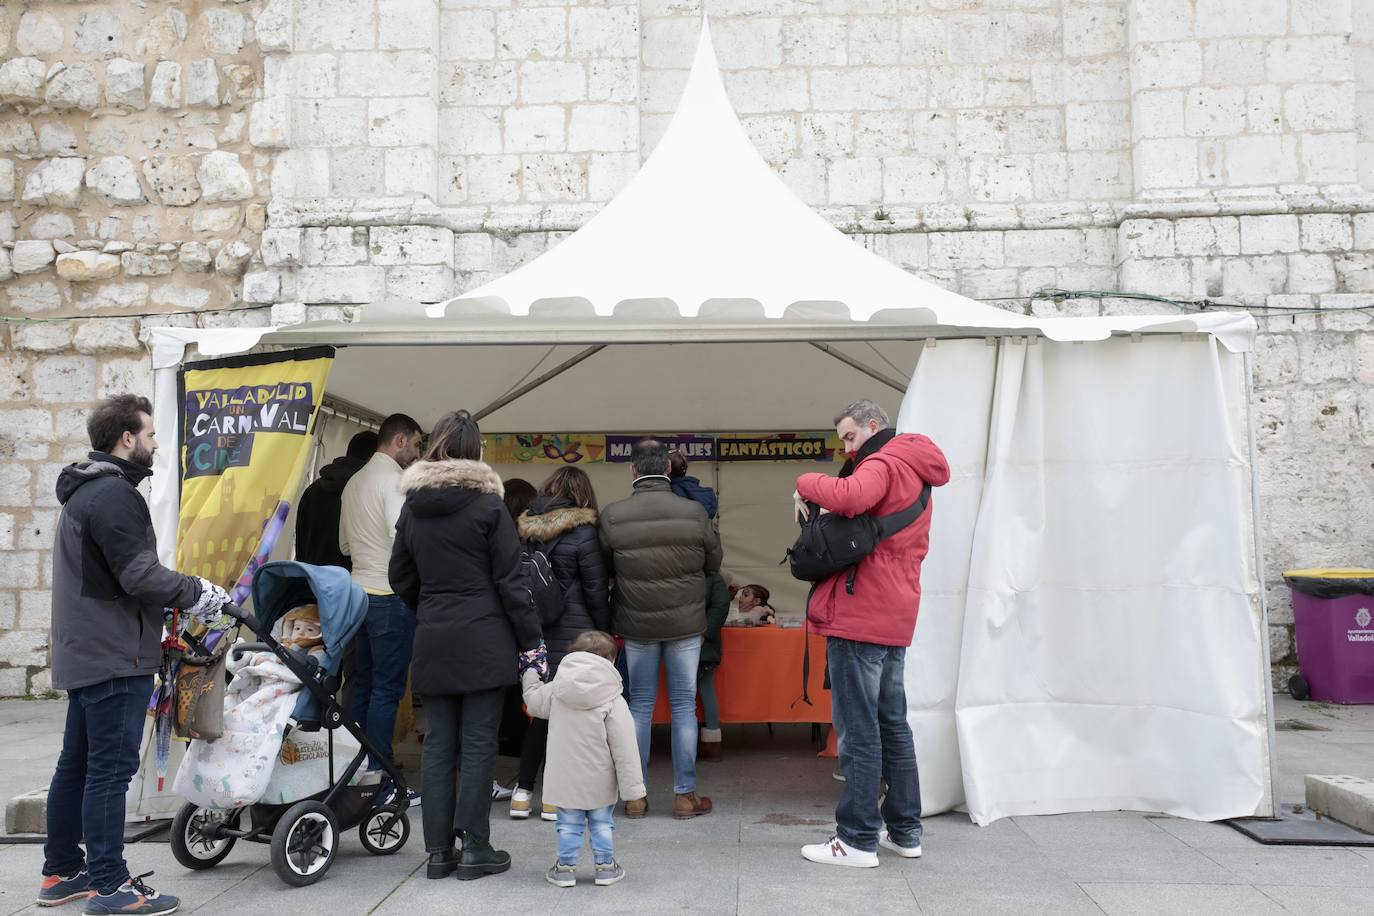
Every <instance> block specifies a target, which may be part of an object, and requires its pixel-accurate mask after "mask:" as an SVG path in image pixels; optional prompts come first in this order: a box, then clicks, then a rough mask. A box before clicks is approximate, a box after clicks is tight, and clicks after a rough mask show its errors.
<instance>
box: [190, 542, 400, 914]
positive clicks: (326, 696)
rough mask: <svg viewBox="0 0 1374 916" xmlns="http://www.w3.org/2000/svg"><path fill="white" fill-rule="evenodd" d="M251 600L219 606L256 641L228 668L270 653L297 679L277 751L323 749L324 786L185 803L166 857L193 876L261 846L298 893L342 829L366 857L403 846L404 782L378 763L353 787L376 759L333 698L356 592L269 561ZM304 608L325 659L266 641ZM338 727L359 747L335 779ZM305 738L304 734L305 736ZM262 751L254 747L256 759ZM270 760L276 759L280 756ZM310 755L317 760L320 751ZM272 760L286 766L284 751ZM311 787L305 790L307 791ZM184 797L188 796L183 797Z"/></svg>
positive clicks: (336, 579) (355, 613)
mask: <svg viewBox="0 0 1374 916" xmlns="http://www.w3.org/2000/svg"><path fill="white" fill-rule="evenodd" d="M252 594H253V608H254V611H255V614H253V615H250V614H248V613H246V612H245V611H243V610H242V609H240V608H235V607H231V608H227V609H226V613H228V614H229V616H231V617H233V618H234V619H236V620H237V621H239V623H241V624H242V625H244V626H246V627H248V629H250V630H252V631H253V634H254V636H255V637H256V638H257V639H258V640H259V642H254V643H240V644H237V645H235V646H234V647H233V648H232V649H231V650H230V652H231V654H232V655H233V656H234V657H235V660H236V661H242V660H243V659H244V658H245V657H246V656H247V654H248V653H271V656H266V655H264V656H261V658H262V659H263V660H264V661H265V662H266V663H268V664H271V665H274V666H275V665H276V664H277V662H278V661H280V663H281V664H284V665H285V666H286V668H288V669H289V670H290V673H291V674H292V675H294V676H295V677H296V678H299V680H300V683H301V684H302V689H301V690H300V691H299V693H298V694H294V695H295V696H297V700H296V703H295V707H294V710H293V712H292V715H291V718H290V720H288V723H289V724H288V725H287V727H286V731H285V732H283V733H282V734H281V739H282V740H281V742H280V748H281V751H284V749H285V747H286V744H287V740H286V739H287V738H288V736H289V735H296V734H297V733H302V734H301V735H300V738H302V739H304V738H307V737H308V738H310V739H311V740H312V741H314V742H316V744H319V745H324V744H327V748H328V750H327V758H328V785H327V786H326V787H325V788H323V789H321V790H320V791H317V792H314V794H309V795H306V796H305V797H301V798H299V799H298V800H295V801H291V802H289V803H284V804H273V803H262V802H258V801H256V800H254V801H253V802H250V803H247V804H239V805H238V806H235V807H216V806H214V805H207V804H198V803H196V802H188V803H187V804H186V805H184V806H183V807H182V808H181V810H180V811H179V812H178V813H177V816H176V819H175V820H174V821H173V822H172V837H171V843H172V853H173V855H175V856H176V860H177V861H178V862H180V863H181V864H182V865H184V866H186V867H187V868H192V869H197V870H199V869H206V868H213V867H214V866H216V865H218V864H219V863H220V862H221V861H223V860H224V857H225V856H227V855H228V854H229V851H230V850H231V849H233V847H234V844H235V843H236V842H238V841H239V840H249V841H251V842H254V843H267V844H270V845H271V847H272V867H273V869H275V871H276V872H277V874H278V875H279V876H280V877H281V879H282V880H283V881H285V882H286V883H287V884H291V885H294V886H296V887H304V886H306V885H308V884H314V883H315V882H316V881H319V880H320V879H321V878H323V877H324V876H325V874H326V873H327V872H328V871H329V867H330V866H331V865H332V864H333V863H334V857H335V855H336V854H337V852H338V848H339V839H340V835H341V834H340V832H341V831H344V830H350V829H352V828H353V827H355V826H356V827H358V838H359V839H360V840H361V841H362V844H363V848H365V849H366V850H367V851H368V852H370V853H372V854H373V855H378V856H386V855H391V854H393V853H395V852H398V851H399V850H400V849H401V847H403V846H404V845H405V844H406V840H408V839H409V838H410V819H409V817H408V816H407V815H406V807H407V806H408V804H409V800H408V796H407V792H406V783H405V780H404V778H403V777H402V776H401V773H400V772H399V771H398V770H397V769H396V768H395V767H394V766H393V765H392V764H391V762H390V761H388V760H382V773H383V777H384V778H382V779H381V781H380V782H379V783H374V784H370V785H354V784H353V780H354V777H355V776H356V775H357V774H358V772H359V769H360V767H361V766H362V764H363V761H364V759H365V758H366V757H367V755H368V754H371V755H372V756H373V759H375V760H380V759H382V758H381V755H380V754H377V753H376V746H375V745H374V744H373V743H372V741H371V740H370V739H369V738H368V737H367V735H366V734H365V733H364V732H363V730H362V729H361V728H360V727H359V726H358V724H357V723H356V722H353V721H351V720H349V719H348V718H347V717H346V716H345V714H344V710H343V709H342V708H341V707H340V706H339V703H338V700H337V699H336V694H337V692H338V688H339V676H338V672H339V666H340V664H341V663H342V660H343V655H344V649H345V647H347V645H348V644H349V642H350V641H351V640H352V639H353V637H354V636H355V635H356V634H357V632H358V630H359V629H360V628H361V627H362V624H363V618H364V616H365V615H366V613H367V595H366V594H365V593H364V592H363V590H362V589H361V588H360V587H359V586H357V585H355V584H354V583H353V581H352V580H351V579H350V578H349V575H348V573H347V572H346V571H345V570H343V569H340V568H338V567H336V566H310V565H308V564H305V563H295V562H277V563H267V564H264V565H263V566H262V567H261V568H260V569H258V571H257V573H256V575H254V577H253V592H252ZM306 604H314V605H317V606H318V608H319V620H320V631H321V635H322V636H323V640H324V651H323V652H322V653H320V654H318V655H309V654H306V653H305V652H302V651H300V650H299V649H294V648H288V647H287V646H283V645H282V644H281V642H279V641H278V640H277V639H276V638H274V636H273V630H274V628H275V627H276V626H277V625H278V623H279V621H281V618H282V617H283V616H284V615H285V614H286V613H287V612H288V611H291V610H292V609H293V608H297V607H299V606H301V605H306ZM272 656H275V658H273V657H272ZM236 677H237V675H236ZM231 689H232V688H231ZM288 702H289V701H288ZM321 727H323V729H324V731H325V740H324V741H321V740H320V736H319V734H318V733H319V731H320V729H321ZM340 727H342V728H343V729H345V730H346V731H347V732H348V733H349V734H350V735H352V736H353V738H355V739H356V740H357V742H358V744H359V745H360V748H359V750H358V751H357V753H356V754H355V755H354V756H353V758H352V760H351V761H350V762H349V763H348V765H347V766H345V767H344V768H343V770H342V771H341V772H339V771H337V769H336V767H335V760H334V743H335V735H334V732H335V730H336V729H338V728H340ZM312 732H313V733H315V734H314V735H313V736H311V735H310V734H309V733H312ZM219 740H220V741H230V740H231V739H230V738H229V737H225V738H221V739H219ZM212 746H213V745H212ZM294 746H295V745H294V744H293V748H294ZM226 747H227V746H226ZM263 753H264V752H263V751H262V750H261V749H259V754H260V755H261V754H263ZM272 753H273V755H274V756H273V758H272V759H273V760H274V761H276V760H277V758H276V756H275V755H276V754H277V753H279V751H273V752H272ZM319 756H320V757H325V756H326V753H325V751H324V750H323V748H321V750H320V752H319ZM281 757H282V760H283V761H285V760H286V754H285V753H284V752H282V753H281ZM317 763H318V761H317ZM318 784H319V783H317V782H312V783H310V784H309V786H308V788H307V790H306V791H309V790H312V789H313V788H314V786H315V785H318ZM226 785H227V778H226ZM179 791H183V790H179ZM183 794H185V795H190V796H191V797H195V796H194V795H193V794H192V793H190V792H185V791H183ZM379 802H384V803H379Z"/></svg>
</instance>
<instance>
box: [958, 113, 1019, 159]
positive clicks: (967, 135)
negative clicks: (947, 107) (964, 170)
mask: <svg viewBox="0 0 1374 916" xmlns="http://www.w3.org/2000/svg"><path fill="white" fill-rule="evenodd" d="M1007 145H1008V138H1007V113H1006V112H1004V111H995V110H990V109H973V110H970V111H961V112H959V113H958V114H956V115H955V117H954V147H955V150H956V152H958V153H959V154H960V155H961V156H974V155H985V156H997V155H1001V154H1003V153H1006V152H1007Z"/></svg>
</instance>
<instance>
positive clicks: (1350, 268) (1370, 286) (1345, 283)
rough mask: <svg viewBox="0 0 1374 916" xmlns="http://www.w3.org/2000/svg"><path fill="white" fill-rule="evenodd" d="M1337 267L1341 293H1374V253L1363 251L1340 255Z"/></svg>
mask: <svg viewBox="0 0 1374 916" xmlns="http://www.w3.org/2000/svg"><path fill="white" fill-rule="evenodd" d="M1335 267H1336V277H1337V280H1338V285H1339V288H1340V291H1341V292H1345V293H1368V292H1374V253H1370V252H1363V251H1361V252H1348V253H1345V254H1338V255H1337V256H1336V257H1335Z"/></svg>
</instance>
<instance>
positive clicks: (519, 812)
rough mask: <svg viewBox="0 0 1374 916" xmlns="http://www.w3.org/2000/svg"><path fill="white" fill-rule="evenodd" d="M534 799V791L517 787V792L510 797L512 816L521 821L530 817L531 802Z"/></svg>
mask: <svg viewBox="0 0 1374 916" xmlns="http://www.w3.org/2000/svg"><path fill="white" fill-rule="evenodd" d="M533 799H534V793H533V792H531V791H530V790H529V789H516V790H515V794H514V795H512V796H511V797H510V816H511V817H513V818H515V819H516V820H519V821H523V820H524V819H525V818H527V817H529V816H530V802H531V801H532V800H533Z"/></svg>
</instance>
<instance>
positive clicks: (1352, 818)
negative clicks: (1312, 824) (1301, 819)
mask: <svg viewBox="0 0 1374 916" xmlns="http://www.w3.org/2000/svg"><path fill="white" fill-rule="evenodd" d="M1303 786H1304V789H1305V792H1306V801H1307V807H1309V808H1311V809H1312V810H1313V811H1316V812H1318V813H1320V814H1322V815H1323V816H1325V817H1329V818H1331V819H1332V820H1336V821H1340V822H1341V823H1342V824H1346V825H1348V826H1351V827H1354V828H1355V829H1356V830H1363V831H1364V832H1365V833H1374V779H1370V778H1369V777H1366V776H1320V775H1313V774H1310V773H1309V774H1308V775H1306V776H1304V777H1303Z"/></svg>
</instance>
